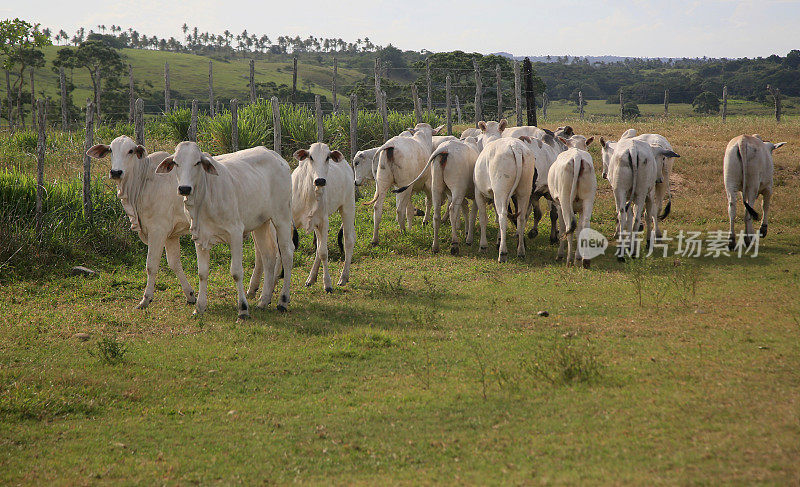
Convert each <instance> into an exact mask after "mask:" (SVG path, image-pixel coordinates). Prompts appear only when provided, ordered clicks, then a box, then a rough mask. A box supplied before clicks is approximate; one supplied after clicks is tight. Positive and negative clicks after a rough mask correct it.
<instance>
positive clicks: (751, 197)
mask: <svg viewBox="0 0 800 487" xmlns="http://www.w3.org/2000/svg"><path fill="white" fill-rule="evenodd" d="M785 144H786V142H778V143H777V144H773V143H772V142H766V141H764V140H763V139H762V138H761V136H760V135H758V134H753V135H740V136H738V137H735V138H733V139H731V141H730V142H728V147H726V148H725V159H724V160H723V163H722V172H723V175H724V176H723V179H724V183H725V192H726V193H727V196H728V218H729V219H730V225H731V227H730V231H731V234H730V239H731V240H730V248H731V249H733V247H734V246H735V243H736V242H735V240H734V239H735V237H734V233H733V222H734V220H735V219H736V198H737V194H738V193H739V191H741V192H742V202H743V203H744V207H745V210H746V211H745V213H744V224H745V234H746V236H745V243H746V244H747V245H750V240H751V238H752V237H751V236H752V235H754V231H753V219H756V220H757V219H758V212H756V211H755V210H754V209H753V207H752V205H753V204H755V201H756V199H757V198H758V195H762V196H763V197H764V199H763V200H762V202H761V211H762V212H763V213H764V214H763V216H762V219H761V228H760V229H759V232H760V235H761V237H766V236H767V223H768V220H767V217H768V213H769V203H770V200H772V187H773V183H772V174H773V171H774V164H773V161H772V151H774V150H775V149H777V148H779V147H782V146H783V145H785Z"/></svg>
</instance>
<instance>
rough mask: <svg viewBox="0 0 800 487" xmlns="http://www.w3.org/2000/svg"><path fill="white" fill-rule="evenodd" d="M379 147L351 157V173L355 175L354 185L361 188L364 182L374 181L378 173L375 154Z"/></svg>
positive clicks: (362, 151)
mask: <svg viewBox="0 0 800 487" xmlns="http://www.w3.org/2000/svg"><path fill="white" fill-rule="evenodd" d="M378 149H380V147H373V148H372V149H367V150H360V151H358V152H356V155H355V156H353V172H354V173H355V184H356V186H361V185H362V184H364V181H374V180H375V175H376V174H377V172H378V159H377V158H376V157H375V154H376V153H377V152H378Z"/></svg>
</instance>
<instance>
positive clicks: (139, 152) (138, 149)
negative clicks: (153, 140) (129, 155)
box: [133, 145, 147, 159]
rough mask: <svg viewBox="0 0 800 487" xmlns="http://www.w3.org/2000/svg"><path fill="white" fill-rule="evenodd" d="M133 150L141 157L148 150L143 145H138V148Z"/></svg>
mask: <svg viewBox="0 0 800 487" xmlns="http://www.w3.org/2000/svg"><path fill="white" fill-rule="evenodd" d="M133 152H134V153H136V157H138V158H139V159H141V158H142V157H144V154H145V152H147V149H145V148H144V146H143V145H137V146H136V148H135V149H133Z"/></svg>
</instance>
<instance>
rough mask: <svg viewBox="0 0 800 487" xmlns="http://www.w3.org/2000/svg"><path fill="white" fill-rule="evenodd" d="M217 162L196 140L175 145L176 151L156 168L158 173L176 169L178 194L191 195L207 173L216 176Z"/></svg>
mask: <svg viewBox="0 0 800 487" xmlns="http://www.w3.org/2000/svg"><path fill="white" fill-rule="evenodd" d="M216 164H217V163H216V162H215V161H214V160H213V159H212V158H211V156H209V155H208V154H206V153H204V152H202V151H201V150H200V146H198V145H197V143H195V142H181V143H180V144H178V146H177V147H175V153H174V154H172V155H171V156H169V157H167V158H166V159H164V160H163V161H161V164H159V165H158V167H157V168H156V173H157V174H166V173H169V172H171V171H172V170H175V172H176V173H177V176H178V194H179V195H181V196H187V197H188V196H191V195H192V194H193V193H194V192H195V191H196V188H197V186H198V185H199V184H200V183H201V181H203V180H204V178H205V177H206V174H211V175H213V176H216V175H217V174H218V173H217V168H216Z"/></svg>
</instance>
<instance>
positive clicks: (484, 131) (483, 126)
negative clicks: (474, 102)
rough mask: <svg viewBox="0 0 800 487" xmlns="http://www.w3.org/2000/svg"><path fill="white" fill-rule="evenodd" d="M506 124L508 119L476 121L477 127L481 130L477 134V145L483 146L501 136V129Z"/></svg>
mask: <svg viewBox="0 0 800 487" xmlns="http://www.w3.org/2000/svg"><path fill="white" fill-rule="evenodd" d="M506 125H508V121H507V120H506V119H502V120H500V121H499V122H495V121H489V122H484V121H483V120H481V121H480V122H478V128H479V129H480V130H481V133H480V134H479V135H478V145H479V146H480V147H481V148H483V146H485V145H486V144H488V143H489V142H491V141H493V140H497V139H499V138H500V137H502V136H503V131H504V130H505V129H506Z"/></svg>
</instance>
